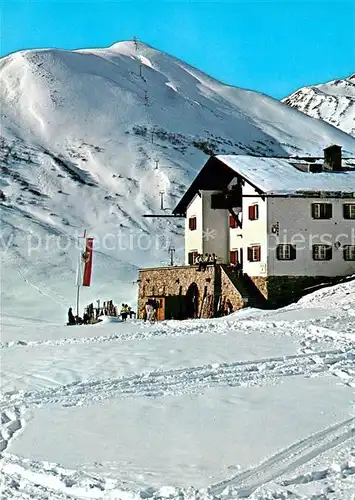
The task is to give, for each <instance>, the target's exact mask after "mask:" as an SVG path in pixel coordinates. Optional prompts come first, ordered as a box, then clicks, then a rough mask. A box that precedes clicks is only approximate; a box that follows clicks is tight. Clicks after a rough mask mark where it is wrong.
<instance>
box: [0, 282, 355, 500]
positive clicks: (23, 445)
mask: <svg viewBox="0 0 355 500" xmlns="http://www.w3.org/2000/svg"><path fill="white" fill-rule="evenodd" d="M354 325H355V280H354V279H353V280H348V281H347V282H346V283H342V284H338V285H336V286H334V287H329V288H326V289H322V290H319V291H317V292H314V293H312V294H310V295H308V296H306V297H304V298H302V299H301V300H300V301H299V302H298V303H296V304H293V305H291V306H288V307H286V308H283V309H279V310H277V311H259V310H255V309H244V310H243V311H238V312H236V313H233V314H232V315H230V316H227V317H223V318H218V319H212V320H187V321H183V322H181V321H180V322H179V321H162V322H159V323H157V324H155V325H150V324H146V323H143V322H142V321H135V320H132V321H127V322H126V323H122V322H120V321H117V319H115V321H113V320H111V321H109V320H107V321H105V322H103V323H101V324H98V325H92V326H76V327H71V328H66V327H65V326H63V325H60V324H58V323H56V322H54V321H50V320H47V321H42V322H38V321H37V322H36V321H33V322H31V323H30V322H29V321H27V320H23V319H21V318H19V317H17V318H12V319H11V320H10V319H9V318H8V319H7V320H6V321H5V322H4V323H3V325H2V326H3V334H4V339H3V342H1V343H0V349H1V360H2V367H1V369H2V377H1V379H0V386H1V389H2V391H1V394H0V488H2V489H1V492H2V498H4V499H6V500H7V499H10V498H11V499H12V498H17V499H21V500H25V499H27V498H28V499H29V498H32V499H33V498H35V499H38V500H45V499H48V498H50V499H60V498H61V499H64V498H65V499H67V500H74V499H79V498H80V499H90V498H91V499H94V498H102V499H105V500H108V499H112V500H118V499H127V500H128V499H131V500H136V499H137V500H139V499H142V498H146V499H147V498H151V499H152V500H158V499H159V500H162V499H165V498H166V499H170V500H181V499H182V498H184V499H190V500H203V499H206V500H218V499H221V500H222V499H224V500H232V499H237V498H249V499H250V500H267V499H270V500H271V499H274V500H285V499H287V498H289V499H291V498H296V499H303V500H315V499H322V500H353V498H354V491H355V447H354V436H355V419H354V388H355V369H354V360H355V328H354ZM1 483H2V484H1Z"/></svg>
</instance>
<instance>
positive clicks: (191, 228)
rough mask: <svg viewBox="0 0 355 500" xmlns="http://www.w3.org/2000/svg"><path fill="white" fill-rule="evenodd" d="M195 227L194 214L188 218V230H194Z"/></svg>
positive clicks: (195, 219)
mask: <svg viewBox="0 0 355 500" xmlns="http://www.w3.org/2000/svg"><path fill="white" fill-rule="evenodd" d="M196 228H197V218H196V216H194V217H190V218H189V229H190V231H195V230H196Z"/></svg>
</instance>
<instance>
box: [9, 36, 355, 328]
mask: <svg viewBox="0 0 355 500" xmlns="http://www.w3.org/2000/svg"><path fill="white" fill-rule="evenodd" d="M0 82H1V86H0V99H1V106H0V112H1V125H2V139H1V140H2V142H1V169H2V170H1V179H0V189H1V190H2V192H3V193H4V195H5V200H3V201H1V202H0V211H1V254H2V255H1V258H2V285H3V286H2V292H3V298H2V309H3V311H5V313H6V311H11V310H13V309H14V308H16V309H17V310H20V312H21V314H22V315H24V316H31V317H32V316H38V315H40V312H39V311H38V297H39V296H40V297H41V303H42V305H43V311H47V312H46V314H50V315H52V317H54V316H55V317H57V318H59V317H61V318H63V317H64V316H63V315H64V313H65V310H66V309H67V307H68V305H70V303H69V301H72V300H73V299H74V300H75V288H74V279H75V262H76V255H77V249H76V246H75V242H76V236H78V235H79V234H81V233H82V231H83V229H84V228H86V229H87V230H88V232H89V234H90V235H93V236H95V238H96V240H95V250H96V251H95V259H94V276H93V286H92V287H91V288H89V289H86V290H85V291H84V292H83V296H82V300H83V303H85V302H86V303H87V301H92V300H95V299H98V298H100V299H103V300H105V299H114V300H115V301H116V302H118V301H120V302H121V301H123V300H125V301H133V300H134V299H135V295H136V285H135V284H134V283H133V282H134V281H135V280H136V278H137V268H138V267H140V266H146V265H150V264H167V263H168V262H169V254H168V251H167V249H168V246H169V245H174V246H175V248H176V254H175V256H176V258H177V260H179V258H180V257H182V251H181V249H182V245H183V240H182V237H181V234H182V229H181V228H182V224H181V221H179V220H177V219H145V218H143V217H142V216H143V214H144V213H147V212H159V211H160V203H161V198H160V196H161V195H160V193H161V192H164V194H163V196H164V206H165V207H167V208H171V207H173V206H174V205H175V203H176V202H177V200H178V199H179V197H180V196H181V195H182V193H183V192H184V190H185V188H186V186H187V184H188V183H189V182H190V181H191V179H192V178H193V177H194V176H195V175H196V172H197V171H198V169H199V168H200V167H201V166H202V164H203V163H204V162H205V160H206V159H207V156H206V154H210V153H219V154H228V153H237V154H238V153H244V154H245V153H247V154H248V153H250V154H255V155H281V156H285V155H288V154H293V155H295V154H313V155H321V154H322V148H323V147H324V146H326V145H329V144H330V143H336V144H340V145H342V146H343V152H344V154H345V155H346V154H347V153H348V154H349V153H354V152H355V139H354V138H352V137H350V136H349V135H347V134H345V133H343V132H341V131H340V130H338V129H336V128H335V127H332V126H330V125H328V124H327V123H324V122H321V121H319V120H314V119H312V118H310V117H308V116H305V115H304V114H303V113H300V112H299V111H297V110H294V109H292V108H290V107H289V106H286V105H285V104H283V103H280V102H278V101H277V100H275V99H272V98H270V97H267V96H265V95H262V94H259V93H256V92H252V91H247V90H242V89H239V88H235V87H230V86H226V85H224V84H222V83H220V82H218V81H216V80H214V79H213V78H211V77H209V76H207V75H206V74H204V73H202V72H200V71H198V70H197V69H195V68H193V67H191V66H189V65H187V64H185V63H184V62H182V61H180V60H178V59H176V58H174V57H172V56H170V55H167V54H165V53H162V52H159V51H158V50H155V49H153V48H152V47H149V46H147V45H144V44H142V43H138V44H135V43H133V42H120V43H117V44H115V45H113V46H111V47H110V48H107V49H92V50H91V49H90V50H78V51H64V50H55V49H46V50H28V51H22V52H18V53H15V54H12V55H10V56H7V57H5V58H3V59H2V60H1V61H0ZM157 160H159V162H158V163H157ZM157 167H158V168H157ZM74 300H73V301H72V305H73V302H74ZM41 314H42V313H41Z"/></svg>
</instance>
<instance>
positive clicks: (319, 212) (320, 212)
mask: <svg viewBox="0 0 355 500" xmlns="http://www.w3.org/2000/svg"><path fill="white" fill-rule="evenodd" d="M311 206H312V217H313V219H331V218H332V216H333V206H332V204H331V203H312V205H311Z"/></svg>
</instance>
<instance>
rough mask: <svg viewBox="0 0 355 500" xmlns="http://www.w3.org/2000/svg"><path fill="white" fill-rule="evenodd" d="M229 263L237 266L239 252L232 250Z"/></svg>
mask: <svg viewBox="0 0 355 500" xmlns="http://www.w3.org/2000/svg"><path fill="white" fill-rule="evenodd" d="M229 261H230V263H231V264H235V263H236V262H237V252H236V250H232V251H231V252H230V253H229Z"/></svg>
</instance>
